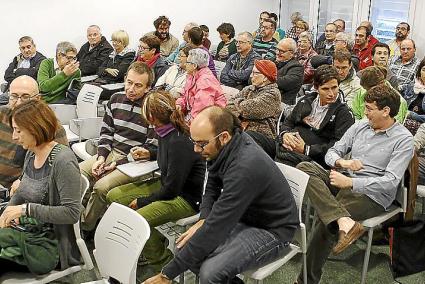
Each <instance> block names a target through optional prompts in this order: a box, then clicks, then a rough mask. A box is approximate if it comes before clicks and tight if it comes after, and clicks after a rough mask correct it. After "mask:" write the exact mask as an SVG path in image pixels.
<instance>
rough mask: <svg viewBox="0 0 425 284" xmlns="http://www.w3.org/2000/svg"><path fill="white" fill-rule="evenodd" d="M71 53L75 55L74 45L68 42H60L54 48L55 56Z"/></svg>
mask: <svg viewBox="0 0 425 284" xmlns="http://www.w3.org/2000/svg"><path fill="white" fill-rule="evenodd" d="M70 51H73V52H75V53H77V49H76V48H75V45H73V44H72V43H70V42H68V41H62V42H60V43H58V45H57V46H56V54H59V53H60V54H67V53H68V52H70Z"/></svg>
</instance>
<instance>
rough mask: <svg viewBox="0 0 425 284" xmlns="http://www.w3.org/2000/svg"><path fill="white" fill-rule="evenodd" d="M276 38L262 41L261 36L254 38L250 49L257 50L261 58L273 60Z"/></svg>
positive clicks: (274, 57)
mask: <svg viewBox="0 0 425 284" xmlns="http://www.w3.org/2000/svg"><path fill="white" fill-rule="evenodd" d="M277 43H278V42H277V40H276V39H275V38H272V39H271V40H270V41H263V40H262V39H261V37H257V38H255V39H254V43H253V44H252V49H254V51H255V52H257V53H258V54H259V55H260V56H261V57H262V58H263V59H268V60H271V61H275V59H276V45H277Z"/></svg>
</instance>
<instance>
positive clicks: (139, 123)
mask: <svg viewBox="0 0 425 284" xmlns="http://www.w3.org/2000/svg"><path fill="white" fill-rule="evenodd" d="M153 80H154V75H153V71H152V69H151V68H149V67H148V65H146V64H145V63H142V62H134V63H132V64H131V65H130V67H129V68H128V71H127V75H126V77H125V81H124V92H118V93H115V94H114V95H113V96H112V97H111V99H110V100H109V102H108V104H107V107H106V112H105V115H104V117H103V125H102V128H101V130H100V140H99V147H98V150H97V155H95V156H93V157H92V158H91V159H89V160H87V161H84V162H82V163H81V164H80V169H81V172H82V173H83V174H84V175H85V176H87V178H89V180H90V184H93V187H92V190H91V194H90V198H89V200H88V202H87V204H86V202H85V201H84V202H83V203H84V205H85V211H84V214H83V216H82V228H83V230H86V231H91V230H93V229H94V228H95V226H96V222H97V220H98V219H99V218H100V217H101V215H102V214H103V213H104V211H105V209H106V205H107V203H106V195H107V193H108V192H109V191H110V190H111V189H112V188H114V187H116V186H119V185H123V184H127V183H130V182H133V181H135V180H136V179H134V178H131V177H129V176H127V175H125V174H123V173H121V172H120V171H119V170H118V169H116V166H117V165H120V164H124V163H128V162H129V161H134V160H133V159H132V155H131V153H130V150H131V148H133V147H135V146H142V145H144V143H145V142H146V140H147V137H148V124H147V122H145V121H144V120H143V119H142V117H141V105H142V101H143V98H144V96H145V94H146V93H147V92H148V91H149V89H150V87H151V85H152V82H153ZM144 149H145V153H144V154H145V155H144V157H142V158H144V159H151V160H155V159H156V148H155V147H154V146H149V147H146V148H144Z"/></svg>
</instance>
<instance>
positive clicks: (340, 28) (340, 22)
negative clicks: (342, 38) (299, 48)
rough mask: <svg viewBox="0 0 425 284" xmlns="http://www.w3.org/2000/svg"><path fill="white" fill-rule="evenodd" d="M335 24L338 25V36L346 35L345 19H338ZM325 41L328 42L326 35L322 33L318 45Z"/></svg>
mask: <svg viewBox="0 0 425 284" xmlns="http://www.w3.org/2000/svg"><path fill="white" fill-rule="evenodd" d="M333 23H334V24H335V25H336V32H337V34H338V33H345V21H344V20H343V19H336V20H335V21H333ZM325 40H326V37H325V33H322V34H321V35H320V36H319V38H318V39H317V42H316V44H317V43H319V42H322V41H325ZM347 49H348V48H347ZM349 50H350V49H349Z"/></svg>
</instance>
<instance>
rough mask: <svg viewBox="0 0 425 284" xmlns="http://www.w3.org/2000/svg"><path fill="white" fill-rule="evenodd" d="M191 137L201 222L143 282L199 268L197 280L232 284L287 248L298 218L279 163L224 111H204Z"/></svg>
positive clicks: (165, 279)
mask: <svg viewBox="0 0 425 284" xmlns="http://www.w3.org/2000/svg"><path fill="white" fill-rule="evenodd" d="M190 135H191V139H192V142H193V143H194V150H195V151H196V152H198V153H199V154H200V155H201V156H202V157H203V158H205V159H206V160H207V162H208V164H207V167H208V172H207V174H206V178H205V180H206V184H205V188H204V195H203V198H202V204H201V206H200V211H201V215H200V220H199V221H198V222H197V223H196V224H195V225H193V226H192V227H191V228H190V229H189V230H188V231H187V232H185V233H184V234H183V235H182V236H181V237H180V238H179V239H178V240H177V247H178V248H180V251H179V253H177V254H176V256H175V257H174V259H173V260H172V261H171V262H170V263H169V264H168V265H166V266H165V267H164V268H163V270H162V273H160V274H158V275H156V276H154V277H153V278H150V279H148V280H147V281H145V283H171V280H170V279H173V278H174V277H176V276H177V275H179V274H180V273H182V272H184V271H185V270H187V269H191V270H192V271H199V276H200V280H201V283H230V282H232V283H237V280H236V279H235V277H236V275H237V274H239V273H242V272H244V271H246V270H249V269H256V268H258V267H261V266H263V265H265V264H267V263H270V262H272V261H274V260H275V259H277V258H278V257H281V256H283V255H284V254H285V253H286V252H287V251H288V245H289V242H290V241H291V240H292V238H293V235H294V233H295V230H296V228H297V224H298V222H299V221H298V217H297V208H296V205H295V202H294V198H293V196H292V193H291V190H290V188H289V185H288V183H287V181H286V179H285V177H284V176H283V175H282V173H281V171H280V170H279V168H278V167H277V166H276V164H275V163H274V162H273V160H271V159H270V158H269V157H268V156H267V154H266V153H265V152H264V151H262V150H261V148H260V147H259V146H258V145H257V144H256V143H255V142H254V140H252V139H251V138H250V137H249V135H247V134H246V133H242V132H241V131H240V123H239V121H238V119H237V118H236V117H235V116H233V115H232V114H231V113H230V112H229V111H228V110H226V109H222V108H219V107H216V106H212V107H209V108H207V109H205V110H203V111H202V112H201V113H199V114H198V116H197V117H196V118H195V119H194V120H193V121H192V124H191V128H190ZM240 281H241V280H239V282H240Z"/></svg>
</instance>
